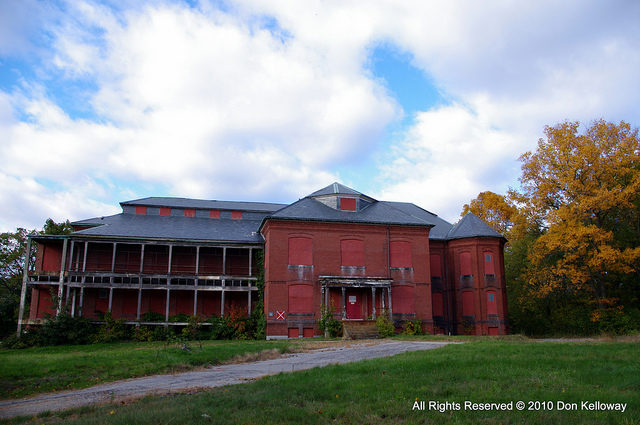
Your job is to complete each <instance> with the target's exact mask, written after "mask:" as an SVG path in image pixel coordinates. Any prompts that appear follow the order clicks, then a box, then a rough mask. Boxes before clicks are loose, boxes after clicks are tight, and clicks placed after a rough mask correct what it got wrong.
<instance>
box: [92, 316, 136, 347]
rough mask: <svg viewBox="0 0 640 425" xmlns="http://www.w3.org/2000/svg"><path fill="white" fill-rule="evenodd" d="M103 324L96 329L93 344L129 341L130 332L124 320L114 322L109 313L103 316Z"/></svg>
mask: <svg viewBox="0 0 640 425" xmlns="http://www.w3.org/2000/svg"><path fill="white" fill-rule="evenodd" d="M104 322H105V323H104V324H102V325H101V326H100V327H99V328H98V333H97V334H95V336H94V337H93V342H94V343H99V342H115V341H123V340H127V339H130V336H131V335H130V332H129V329H127V325H125V324H124V319H118V320H115V319H114V318H113V316H112V315H111V313H110V312H107V313H105V314H104Z"/></svg>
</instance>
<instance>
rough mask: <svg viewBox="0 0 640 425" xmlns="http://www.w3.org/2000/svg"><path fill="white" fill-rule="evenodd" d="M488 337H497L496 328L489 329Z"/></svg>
mask: <svg viewBox="0 0 640 425" xmlns="http://www.w3.org/2000/svg"><path fill="white" fill-rule="evenodd" d="M489 335H498V328H495V327H491V328H489Z"/></svg>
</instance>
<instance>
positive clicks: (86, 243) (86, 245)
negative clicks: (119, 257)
mask: <svg viewBox="0 0 640 425" xmlns="http://www.w3.org/2000/svg"><path fill="white" fill-rule="evenodd" d="M88 251H89V241H84V253H83V255H82V286H81V287H80V303H79V304H78V317H82V307H83V306H84V285H85V282H86V281H87V277H86V276H85V272H86V271H87V252H88Z"/></svg>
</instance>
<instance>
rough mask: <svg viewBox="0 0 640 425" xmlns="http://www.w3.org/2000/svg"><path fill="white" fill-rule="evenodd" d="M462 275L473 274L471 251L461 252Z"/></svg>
mask: <svg viewBox="0 0 640 425" xmlns="http://www.w3.org/2000/svg"><path fill="white" fill-rule="evenodd" d="M460 275H461V276H471V275H473V272H472V271H471V253H470V252H461V253H460Z"/></svg>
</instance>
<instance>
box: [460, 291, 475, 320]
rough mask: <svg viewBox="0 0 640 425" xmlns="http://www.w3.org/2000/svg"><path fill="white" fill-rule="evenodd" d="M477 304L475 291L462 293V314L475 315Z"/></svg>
mask: <svg viewBox="0 0 640 425" xmlns="http://www.w3.org/2000/svg"><path fill="white" fill-rule="evenodd" d="M475 310H476V309H475V306H474V305H473V292H471V291H466V292H463V293H462V315H463V316H473V315H474V314H475Z"/></svg>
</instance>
